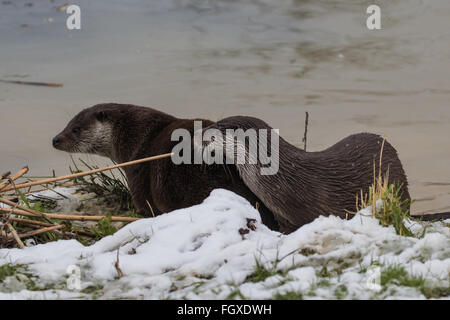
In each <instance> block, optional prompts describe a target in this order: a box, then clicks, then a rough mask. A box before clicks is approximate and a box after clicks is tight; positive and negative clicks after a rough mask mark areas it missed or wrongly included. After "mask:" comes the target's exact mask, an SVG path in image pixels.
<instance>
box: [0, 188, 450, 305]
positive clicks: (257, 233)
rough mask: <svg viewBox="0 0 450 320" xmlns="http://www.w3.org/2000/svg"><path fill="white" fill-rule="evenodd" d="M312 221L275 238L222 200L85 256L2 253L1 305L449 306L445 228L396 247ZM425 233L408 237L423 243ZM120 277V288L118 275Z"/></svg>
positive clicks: (52, 246) (82, 251) (323, 220)
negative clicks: (366, 302) (444, 302)
mask: <svg viewBox="0 0 450 320" xmlns="http://www.w3.org/2000/svg"><path fill="white" fill-rule="evenodd" d="M369 213H370V209H366V210H364V211H363V212H360V213H358V214H357V215H356V216H355V217H354V218H353V219H352V220H348V221H347V220H342V219H340V218H338V217H320V218H318V219H316V220H315V221H314V222H312V223H310V224H308V225H305V226H303V227H301V228H300V229H298V230H297V231H296V232H294V233H292V234H289V235H282V234H280V233H278V232H273V231H270V230H269V229H268V228H266V227H265V226H264V225H262V224H261V221H260V217H259V214H258V212H257V211H256V210H255V209H254V208H253V207H252V206H251V205H250V204H249V203H248V202H247V201H246V200H245V199H243V198H241V197H239V196H237V195H236V194H234V193H232V192H230V191H227V190H220V189H219V190H214V191H213V192H212V193H211V195H210V196H209V197H208V198H207V199H206V200H205V201H204V202H203V203H202V204H200V205H197V206H193V207H190V208H185V209H180V210H176V211H173V212H171V213H168V214H164V215H161V216H158V217H156V218H149V219H142V220H139V221H136V222H133V223H130V224H128V225H127V226H126V227H124V228H122V229H121V230H119V231H118V232H116V233H115V234H114V235H112V236H108V237H105V238H103V239H102V240H100V241H98V242H97V243H95V244H94V245H92V246H89V247H85V246H83V245H82V244H80V243H79V242H77V241H75V240H60V241H56V242H49V243H46V244H41V245H35V246H30V247H26V248H25V249H1V250H0V279H1V270H2V269H1V268H4V269H5V268H8V267H11V268H14V270H15V271H14V275H7V276H5V277H4V280H3V282H2V283H0V299H18V298H19V299H20V298H27V299H28V298H31V299H55V298H62V299H68V298H88V299H89V298H104V299H110V298H130V299H139V298H145V299H180V298H186V299H203V298H206V299H226V298H237V299H240V298H248V299H273V298H303V299H323V298H325V299H337V298H339V299H340V298H343V299H386V298H389V299H402V298H419V299H420V298H425V297H436V298H438V297H440V298H446V299H448V298H449V294H448V292H449V291H448V287H449V285H450V284H449V274H450V228H449V226H450V220H447V221H444V222H435V223H432V224H429V225H428V226H427V227H426V229H425V235H424V236H423V237H419V236H418V237H403V236H399V235H397V234H396V233H395V230H394V229H393V228H392V227H388V228H387V227H382V226H380V225H379V223H378V220H376V219H374V218H371V217H368V216H366V215H367V214H369ZM423 227H424V226H423V225H420V224H418V223H411V224H410V228H411V230H412V231H413V232H415V233H417V234H418V235H421V234H423ZM117 261H118V267H119V269H120V271H121V272H122V273H123V276H122V277H121V278H119V274H118V272H119V271H118V268H116V266H115V264H116V262H117Z"/></svg>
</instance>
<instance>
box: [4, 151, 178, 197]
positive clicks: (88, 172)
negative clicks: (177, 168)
mask: <svg viewBox="0 0 450 320" xmlns="http://www.w3.org/2000/svg"><path fill="white" fill-rule="evenodd" d="M172 155H173V153H165V154H160V155H157V156H153V157H148V158H143V159H138V160H134V161H128V162H124V163H120V164H116V165H112V166H108V167H104V168H99V169H94V170H89V171H84V172H78V173H74V174H69V175H65V176H60V177H56V178H51V179H44V180H38V181H33V182H27V183H22V184H17V185H15V186H11V187H7V188H4V189H0V191H2V192H6V191H10V190H14V189H20V188H26V187H31V186H37V185H43V184H47V183H51V182H55V181H60V180H66V179H73V178H78V177H83V176H87V175H91V174H94V173H97V172H102V171H107V170H112V169H116V168H121V167H126V166H131V165H134V164H139V163H142V162H147V161H152V160H158V159H162V158H168V157H171V156H172Z"/></svg>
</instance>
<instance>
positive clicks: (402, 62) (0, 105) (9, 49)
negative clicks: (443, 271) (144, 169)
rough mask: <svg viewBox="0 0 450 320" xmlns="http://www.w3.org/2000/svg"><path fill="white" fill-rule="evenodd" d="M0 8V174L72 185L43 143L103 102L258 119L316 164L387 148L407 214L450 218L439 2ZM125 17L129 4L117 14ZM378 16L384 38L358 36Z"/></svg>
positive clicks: (445, 23) (446, 42)
mask: <svg viewBox="0 0 450 320" xmlns="http://www.w3.org/2000/svg"><path fill="white" fill-rule="evenodd" d="M72 3H76V4H79V5H80V7H81V19H82V22H81V27H82V29H81V30H79V31H70V30H67V28H66V23H65V21H66V18H67V14H66V13H65V12H64V11H58V7H59V6H61V5H63V4H65V1H58V0H54V1H50V0H40V1H30V0H28V1H22V0H9V1H8V0H1V1H0V78H1V79H8V80H23V81H45V82H57V83H63V84H64V87H63V88H46V87H35V86H25V85H15V84H6V83H0V110H1V111H0V115H1V124H0V147H1V149H0V152H1V156H0V171H2V172H3V171H6V170H11V171H14V170H17V169H19V168H21V167H22V166H24V165H29V166H30V168H31V170H32V173H33V174H39V175H47V174H50V173H51V169H55V170H56V173H57V174H64V173H67V172H68V166H69V164H70V162H69V157H68V155H67V154H64V153H62V152H59V151H56V150H54V149H52V147H51V143H50V141H51V138H52V137H53V136H54V135H55V134H56V133H58V132H59V131H60V130H61V129H62V128H63V127H64V126H65V124H66V123H67V121H69V120H70V119H71V118H72V116H73V115H74V114H76V113H77V112H78V111H80V110H81V109H82V108H84V107H88V106H91V105H93V104H96V103H100V102H110V101H111V102H123V103H133V104H140V105H146V106H153V107H156V108H159V109H160V110H163V111H165V112H168V113H171V114H174V115H176V116H179V117H203V118H210V119H214V120H215V119H220V118H222V117H225V116H230V115H236V114H242V115H252V116H256V117H260V118H262V119H264V120H266V121H267V122H268V123H270V124H271V125H272V126H273V127H275V128H279V129H280V132H281V135H282V136H283V137H285V138H286V139H287V140H289V141H290V142H291V143H293V144H296V145H297V146H302V143H301V139H302V136H303V131H304V114H305V111H308V112H309V114H310V123H309V129H308V149H309V150H310V151H313V150H320V149H323V148H325V147H328V146H330V145H332V144H333V143H335V142H337V141H338V140H340V139H341V138H343V137H345V136H347V135H349V134H351V133H356V132H361V131H369V132H374V133H379V134H382V135H385V136H386V137H387V138H388V139H389V141H390V142H391V143H392V144H393V145H394V146H395V147H396V148H397V150H398V151H399V154H400V157H401V159H402V161H403V163H404V166H405V169H406V172H407V174H408V176H409V181H410V185H411V187H410V189H411V194H412V197H413V198H415V199H417V201H416V202H415V204H414V207H413V211H415V212H430V211H441V210H442V211H443V210H450V169H449V167H448V166H449V159H450V142H449V140H448V139H449V136H450V124H449V122H450V108H449V107H450V76H449V72H450V23H449V21H450V20H449V18H450V2H449V1H448V0H434V1H421V0H386V1H375V0H373V1H361V0H296V1H294V0H281V1H280V0H278V1H269V0H263V1H212V0H209V1H201V0H198V1H195V0H165V1H157V0H154V1H144V0H132V1H126V2H125V1H118V0H114V1H111V0H108V1H106V0H102V1H82V0H80V1H72ZM125 3H126V4H125ZM373 3H376V4H378V5H379V6H380V7H381V14H382V30H379V31H369V30H368V29H367V28H366V23H365V20H366V17H367V14H366V13H365V12H366V8H367V6H368V5H369V4H373Z"/></svg>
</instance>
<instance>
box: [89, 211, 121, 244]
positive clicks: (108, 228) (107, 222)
mask: <svg viewBox="0 0 450 320" xmlns="http://www.w3.org/2000/svg"><path fill="white" fill-rule="evenodd" d="M91 231H92V232H93V233H94V234H95V235H96V236H97V238H98V239H97V240H99V239H101V238H103V237H106V236H110V235H112V234H114V233H115V232H116V231H117V228H116V227H114V226H113V225H112V224H111V216H108V217H106V218H103V219H101V220H99V221H98V223H97V226H96V227H94V226H92V227H91Z"/></svg>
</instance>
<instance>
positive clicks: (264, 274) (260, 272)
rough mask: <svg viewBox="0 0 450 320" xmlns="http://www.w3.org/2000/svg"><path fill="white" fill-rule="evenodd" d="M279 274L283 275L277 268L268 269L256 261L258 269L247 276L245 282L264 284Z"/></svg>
mask: <svg viewBox="0 0 450 320" xmlns="http://www.w3.org/2000/svg"><path fill="white" fill-rule="evenodd" d="M277 274H281V272H280V271H277V270H276V269H275V268H271V269H267V268H265V267H264V266H263V265H262V264H261V263H260V262H259V261H258V260H256V268H255V270H254V271H253V272H252V273H251V274H249V275H248V276H247V278H246V279H245V282H247V281H248V282H262V281H264V280H266V279H267V278H269V277H272V276H274V275H277Z"/></svg>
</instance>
